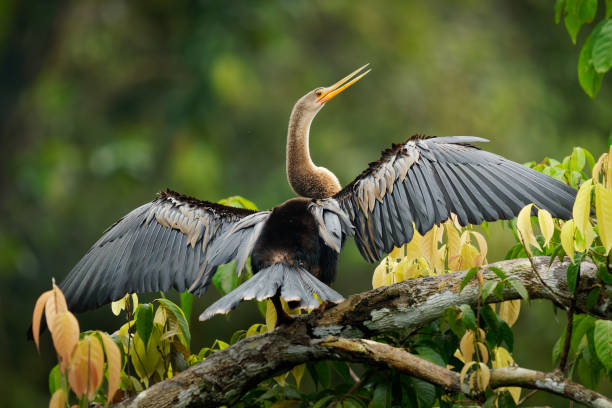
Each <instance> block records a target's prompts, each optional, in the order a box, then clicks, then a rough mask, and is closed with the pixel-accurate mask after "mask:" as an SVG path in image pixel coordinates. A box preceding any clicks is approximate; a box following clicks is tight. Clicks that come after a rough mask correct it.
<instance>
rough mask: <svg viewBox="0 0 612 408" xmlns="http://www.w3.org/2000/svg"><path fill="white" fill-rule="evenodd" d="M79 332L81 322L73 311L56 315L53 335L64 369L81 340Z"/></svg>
mask: <svg viewBox="0 0 612 408" xmlns="http://www.w3.org/2000/svg"><path fill="white" fill-rule="evenodd" d="M79 332H80V330H79V322H78V321H77V319H76V317H74V315H73V314H72V313H70V312H68V311H65V312H62V313H58V314H56V315H55V316H54V320H53V331H52V332H51V337H52V339H53V346H54V347H55V351H57V354H58V357H59V361H60V367H61V368H62V370H63V369H64V368H65V367H66V364H68V363H69V362H70V356H71V354H72V351H73V350H74V347H75V346H76V344H77V343H78V341H79Z"/></svg>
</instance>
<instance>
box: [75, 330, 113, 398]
mask: <svg viewBox="0 0 612 408" xmlns="http://www.w3.org/2000/svg"><path fill="white" fill-rule="evenodd" d="M103 373H104V353H103V351H102V346H101V345H100V342H99V341H98V339H97V338H96V337H95V336H93V335H89V336H86V337H84V338H83V339H82V340H81V341H79V344H78V345H77V347H76V349H75V350H74V354H73V356H72V361H71V363H70V367H69V371H68V383H69V384H70V388H72V390H73V391H74V393H75V394H76V395H77V397H79V398H81V397H82V396H83V395H87V399H88V400H91V399H92V398H93V396H94V395H95V394H96V391H97V390H98V387H100V384H102V376H103Z"/></svg>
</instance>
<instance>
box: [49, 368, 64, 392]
mask: <svg viewBox="0 0 612 408" xmlns="http://www.w3.org/2000/svg"><path fill="white" fill-rule="evenodd" d="M60 388H62V372H61V371H60V368H59V364H56V365H55V367H53V368H52V369H51V372H50V373H49V393H50V394H51V395H53V393H54V392H55V391H57V390H59V389H60Z"/></svg>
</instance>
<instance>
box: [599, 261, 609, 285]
mask: <svg viewBox="0 0 612 408" xmlns="http://www.w3.org/2000/svg"><path fill="white" fill-rule="evenodd" d="M597 277H598V278H599V280H600V281H602V282H603V283H605V284H606V285H612V274H610V272H608V268H606V266H605V265H601V266H600V267H599V268H597Z"/></svg>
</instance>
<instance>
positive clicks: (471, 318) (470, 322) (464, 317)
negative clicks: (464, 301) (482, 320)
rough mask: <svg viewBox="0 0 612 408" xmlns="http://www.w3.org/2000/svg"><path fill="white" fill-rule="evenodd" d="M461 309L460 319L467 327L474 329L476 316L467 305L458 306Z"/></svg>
mask: <svg viewBox="0 0 612 408" xmlns="http://www.w3.org/2000/svg"><path fill="white" fill-rule="evenodd" d="M459 309H461V321H462V322H463V324H464V325H465V326H466V327H467V328H468V329H473V330H476V316H475V315H474V311H473V310H472V308H471V307H470V306H469V305H461V306H459Z"/></svg>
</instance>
